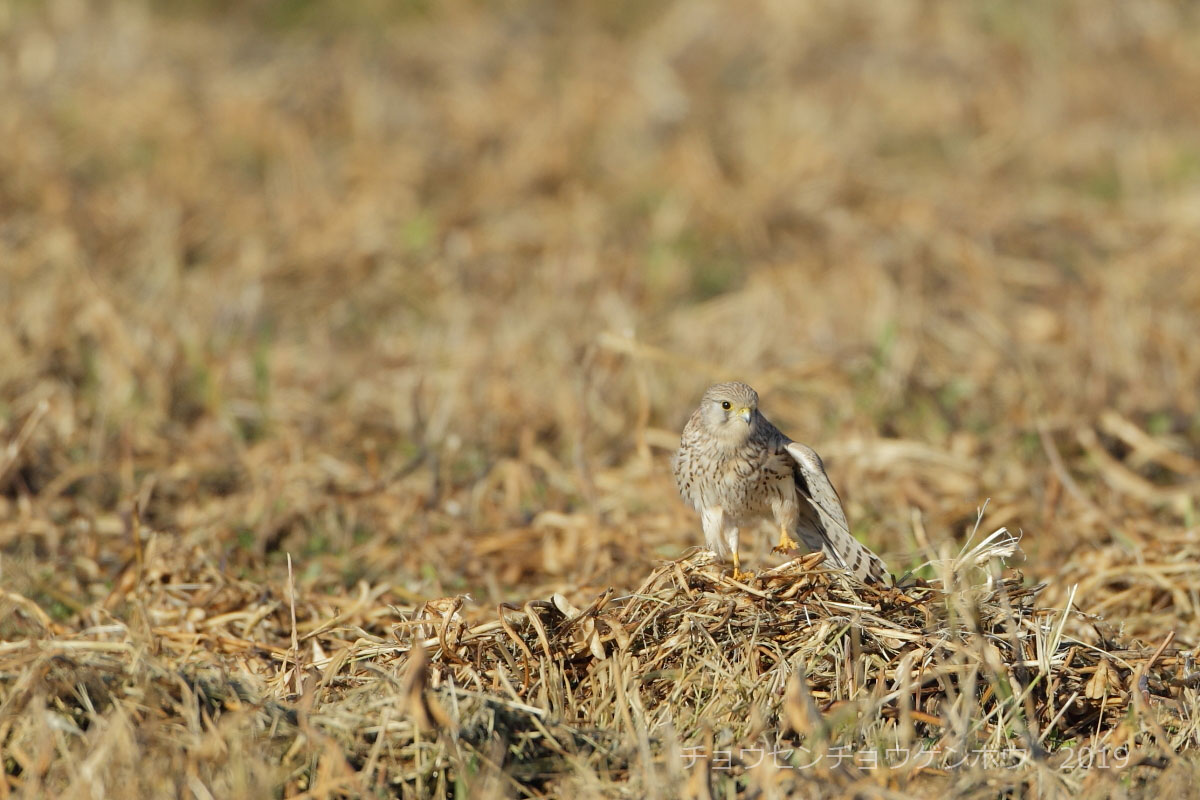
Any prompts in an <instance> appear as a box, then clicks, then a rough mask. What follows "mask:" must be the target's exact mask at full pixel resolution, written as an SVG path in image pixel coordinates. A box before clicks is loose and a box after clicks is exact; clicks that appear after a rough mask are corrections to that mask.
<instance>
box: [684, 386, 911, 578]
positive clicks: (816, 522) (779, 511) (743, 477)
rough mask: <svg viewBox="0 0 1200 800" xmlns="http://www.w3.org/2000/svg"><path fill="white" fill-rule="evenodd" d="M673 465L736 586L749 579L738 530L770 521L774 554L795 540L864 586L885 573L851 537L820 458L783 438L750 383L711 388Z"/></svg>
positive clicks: (880, 563)
mask: <svg viewBox="0 0 1200 800" xmlns="http://www.w3.org/2000/svg"><path fill="white" fill-rule="evenodd" d="M672 466H673V467H674V469H675V480H676V482H677V483H678V484H679V493H680V494H681V495H683V499H684V500H686V501H687V502H688V503H690V504H691V505H692V507H693V508H695V509H696V510H697V511H699V512H700V516H701V520H702V522H703V525H704V538H705V541H706V542H707V544H708V547H709V549H711V550H712V551H713V552H714V553H715V554H716V555H717V557H718V558H726V557H729V556H732V558H733V575H734V578H735V579H736V580H744V579H746V578H748V577H749V573H744V572H742V571H741V569H740V566H741V562H740V561H739V559H738V531H739V529H740V528H742V527H743V526H746V525H750V524H754V523H758V522H759V521H761V520H764V519H770V520H772V521H773V522H774V523H775V525H776V526H778V528H779V545H778V546H777V547H776V548H775V551H776V552H787V551H788V550H793V549H795V548H796V546H797V545H796V542H795V541H793V539H792V536H797V537H798V538H799V539H800V541H802V542H804V544H805V545H806V546H807V547H808V548H809V549H810V550H814V551H815V550H821V551H823V552H824V553H825V556H826V558H827V559H828V560H829V562H830V563H832V564H835V565H837V566H839V567H842V568H843V569H847V570H849V571H850V572H853V573H854V574H855V575H856V576H858V577H859V578H860V579H861V580H864V581H867V582H870V583H877V582H880V581H882V580H883V577H884V575H886V574H887V565H885V564H884V563H883V560H882V559H880V558H879V556H877V555H875V554H874V553H872V552H871V551H870V550H869V549H867V547H866V546H864V545H863V544H861V543H860V542H859V541H858V540H857V539H855V538H854V536H852V535H851V533H850V527H849V525H848V524H847V523H846V512H845V511H844V510H843V509H842V501H841V500H840V499H839V498H838V494H837V492H836V491H835V490H834V488H833V484H832V483H830V482H829V476H828V475H826V474H825V465H824V464H822V463H821V458H820V457H819V456H818V455H817V454H816V453H815V452H814V451H813V449H812V448H811V447H806V446H805V445H802V444H800V443H799V442H793V441H792V440H791V439H789V438H788V437H786V436H784V435H783V434H782V433H780V432H779V429H778V428H776V427H775V426H774V425H772V424H771V423H770V421H769V420H767V418H766V417H764V416H763V415H762V414H761V413H760V412H759V410H758V393H757V392H755V391H754V390H753V389H751V388H750V387H749V386H747V385H746V384H744V383H738V382H733V383H718V384H716V385H715V386H710V387H709V388H708V391H706V392H705V393H704V397H703V398H702V399H701V400H700V407H699V408H697V409H696V410H695V411H694V412H693V413H692V417H691V419H689V420H688V423H687V426H686V427H685V428H684V429H683V437H682V439H681V440H680V442H679V452H677V453H676V454H675V459H674V461H673V464H672Z"/></svg>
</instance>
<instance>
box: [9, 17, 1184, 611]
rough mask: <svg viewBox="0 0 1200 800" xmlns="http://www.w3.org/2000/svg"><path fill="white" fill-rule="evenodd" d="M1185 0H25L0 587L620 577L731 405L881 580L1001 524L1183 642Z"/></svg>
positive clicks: (668, 518) (1108, 602)
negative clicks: (130, 578) (691, 448)
mask: <svg viewBox="0 0 1200 800" xmlns="http://www.w3.org/2000/svg"><path fill="white" fill-rule="evenodd" d="M1198 15H1200V9H1198V8H1197V6H1196V5H1194V4H1191V3H1186V2H1175V3H1172V2H1154V1H1153V0H1146V1H1145V2H1137V3H1128V2H1120V1H1119V0H1111V1H1106V2H1096V1H1095V0H1086V1H1085V0H1055V1H1053V2H1039V3H1011V2H999V1H997V2H987V1H984V0H980V1H979V2H916V1H909V0H889V2H887V3H876V2H845V0H837V1H836V2H833V1H832V0H830V1H828V2H818V1H816V0H813V1H811V2H809V1H806V2H770V1H768V0H764V1H763V2H751V3H738V4H727V3H718V2H703V1H702V0H687V2H625V1H622V2H534V1H533V0H512V1H511V2H494V3H481V2H465V1H463V2H460V1H459V0H449V1H448V2H437V3H431V2H420V1H419V0H413V1H412V2H395V3H384V2H362V3H355V4H327V3H318V2H305V1H303V0H280V1H278V2H266V0H258V1H257V2H249V3H233V2H223V1H222V0H180V1H179V2H167V1H166V0H162V1H161V2H100V3H92V2H84V0H48V1H47V2H7V3H3V4H0V141H2V142H3V143H4V144H3V146H2V147H0V434H2V439H0V443H2V444H4V445H6V446H7V450H4V451H3V452H2V453H0V551H2V553H3V565H4V578H5V580H6V581H15V582H16V585H17V589H18V590H19V591H21V592H22V593H24V594H26V596H31V597H35V598H37V599H38V600H39V602H40V603H42V604H44V606H45V607H47V608H51V609H53V610H54V611H55V613H56V614H58V615H59V616H60V617H62V618H68V617H69V616H70V614H71V613H73V611H74V610H77V609H78V608H81V607H83V606H84V605H85V604H86V603H89V602H92V601H93V600H95V599H97V598H100V597H103V596H104V595H105V594H106V593H107V592H108V591H109V590H110V588H111V584H112V581H113V580H114V579H115V578H116V576H118V575H119V574H120V571H121V570H122V569H123V568H124V566H125V565H127V564H128V563H129V560H130V559H131V558H133V557H134V548H133V541H134V538H135V537H133V536H131V532H135V531H139V530H148V531H153V532H155V534H156V544H155V547H157V548H159V551H165V550H173V551H175V552H178V553H181V554H185V556H186V558H187V559H188V560H190V561H191V562H193V563H197V562H198V563H205V564H211V565H213V566H214V568H218V569H221V570H228V571H229V572H230V573H231V574H235V575H239V576H242V577H249V578H251V579H263V580H267V579H270V580H272V581H274V580H277V579H278V577H279V575H280V574H281V572H282V571H283V570H285V569H286V568H285V566H284V559H285V554H288V553H290V554H291V555H292V557H293V560H294V562H295V564H296V570H297V580H298V581H299V582H300V583H301V584H302V585H304V586H305V587H306V590H307V591H327V592H331V593H338V592H342V591H345V590H347V589H349V588H350V587H353V586H354V585H355V584H356V583H357V582H358V581H362V580H365V581H367V582H368V583H370V584H372V585H381V584H387V585H388V586H389V587H390V588H389V591H390V592H392V593H393V596H394V597H397V598H399V599H406V598H407V599H410V600H412V601H414V602H415V601H417V600H419V599H423V598H427V597H436V596H441V595H446V594H454V593H459V592H471V593H472V596H473V597H474V599H475V601H476V602H477V603H478V604H479V605H480V606H481V607H486V606H487V605H488V604H489V603H495V602H498V601H501V600H508V599H517V598H529V597H536V596H545V594H546V593H547V592H549V591H554V590H562V591H567V592H569V593H571V596H572V597H577V598H584V601H586V599H587V598H590V597H591V596H594V593H595V592H596V591H598V590H599V589H602V588H603V587H605V586H615V587H618V588H620V589H623V590H626V591H628V590H632V589H633V588H635V587H636V586H637V585H638V584H639V583H640V582H641V580H642V579H643V577H644V576H645V574H646V573H647V572H648V570H649V569H650V567H651V566H652V565H653V564H654V563H656V562H657V561H659V560H662V559H667V558H675V557H678V556H680V555H682V554H683V553H684V552H685V551H686V549H687V548H689V547H692V546H695V545H698V544H700V543H701V540H702V537H701V535H700V529H699V520H698V519H697V518H696V516H695V515H694V514H693V513H692V512H691V511H690V510H688V509H686V508H685V507H684V505H683V503H682V502H681V501H680V500H679V498H678V496H677V493H676V489H675V486H674V481H673V479H672V477H671V473H670V467H669V457H670V453H671V452H672V451H673V450H674V448H675V446H676V444H677V442H678V432H679V430H680V429H681V428H682V425H683V423H684V421H685V420H686V418H687V416H688V414H690V412H691V410H692V409H693V407H694V406H695V404H696V402H697V400H698V398H699V395H700V393H701V392H702V391H703V389H704V387H705V386H706V385H707V384H709V383H711V382H713V381H715V380H719V379H729V378H738V379H742V380H745V381H747V382H749V383H751V384H753V385H754V386H755V387H756V388H757V389H758V390H759V393H760V394H761V396H762V408H763V410H764V411H765V413H766V414H767V415H768V416H769V417H770V418H771V419H772V420H773V421H775V422H776V423H777V424H778V425H779V426H780V427H781V428H782V429H783V430H784V431H785V432H787V433H789V434H790V435H791V436H792V437H793V438H795V439H798V440H801V441H804V442H807V443H809V444H811V445H813V446H814V447H816V448H817V450H818V451H819V452H820V453H822V455H823V456H824V457H825V459H826V462H827V465H828V467H829V469H830V472H831V476H832V478H833V480H834V483H835V485H836V486H837V487H838V488H839V490H840V492H841V494H842V496H843V499H844V501H845V503H846V505H847V510H848V513H849V516H850V519H851V521H852V525H853V528H854V530H855V532H856V534H857V535H859V536H860V537H861V538H862V539H863V540H864V541H866V542H868V543H869V544H870V545H871V546H872V547H873V548H874V549H876V550H877V551H878V552H880V553H881V554H882V555H883V556H884V557H885V558H886V559H887V560H888V562H889V564H890V565H891V566H892V569H893V571H894V572H897V573H901V572H903V571H904V570H906V569H908V568H911V567H916V566H918V565H919V564H920V563H921V562H923V561H924V560H925V559H926V558H928V557H929V554H930V553H931V552H939V551H943V550H946V549H947V548H948V550H949V551H950V552H957V550H958V548H959V547H960V546H961V545H962V543H963V542H964V541H966V539H967V537H968V536H969V534H970V532H971V530H972V528H973V527H974V525H975V523H976V520H977V515H978V511H979V509H980V508H982V507H983V506H984V504H985V502H986V503H987V511H986V513H985V515H984V518H983V522H982V524H981V526H980V527H981V531H984V532H987V531H991V530H993V529H995V528H998V527H1000V526H1008V527H1009V528H1010V529H1011V530H1013V531H1022V532H1023V533H1024V540H1023V548H1024V551H1025V555H1026V557H1025V560H1024V561H1020V562H1017V563H1016V564H1014V566H1018V567H1020V568H1021V569H1023V570H1024V571H1025V572H1026V574H1027V575H1028V576H1029V577H1030V579H1031V580H1051V581H1053V584H1052V587H1051V588H1050V589H1048V590H1047V591H1048V592H1050V594H1049V595H1048V598H1049V600H1052V601H1053V600H1055V598H1056V597H1059V596H1061V595H1062V594H1064V593H1065V588H1063V587H1066V586H1067V585H1068V584H1070V583H1075V582H1080V583H1081V589H1080V592H1079V594H1078V595H1077V596H1076V603H1077V604H1078V605H1080V607H1081V608H1083V609H1084V610H1094V611H1096V612H1097V613H1105V614H1115V613H1118V612H1119V613H1121V614H1122V615H1123V618H1124V619H1125V621H1126V622H1127V624H1129V625H1130V626H1134V627H1135V628H1136V626H1137V625H1138V624H1139V623H1138V620H1141V619H1145V620H1151V619H1153V616H1154V615H1155V614H1161V613H1162V612H1163V611H1164V609H1167V608H1170V609H1171V613H1174V614H1176V615H1177V616H1178V618H1179V619H1180V620H1182V621H1183V622H1184V623H1185V624H1190V625H1193V626H1194V624H1195V617H1194V611H1195V609H1194V607H1193V600H1192V599H1191V598H1192V595H1189V594H1188V593H1187V592H1181V591H1175V590H1172V589H1171V588H1170V587H1166V586H1164V584H1163V581H1162V580H1161V577H1162V575H1172V576H1175V577H1176V578H1179V577H1180V576H1183V577H1186V576H1187V575H1188V574H1190V573H1189V572H1188V571H1189V570H1191V571H1193V572H1194V570H1195V566H1194V565H1195V563H1196V560H1195V559H1196V558H1197V557H1200V554H1198V553H1197V550H1200V547H1198V545H1197V529H1196V517H1195V514H1196V498H1197V492H1198V487H1200V483H1198V482H1200V464H1198V462H1197V459H1198V458H1200V405H1198V400H1197V388H1198V386H1200V354H1198V352H1197V349H1198V348H1197V341H1198V333H1200V331H1198V321H1197V318H1198V317H1197V315H1198V312H1200V268H1198V267H1197V263H1196V253H1197V252H1198V245H1200V138H1198V137H1197V131H1200V18H1198ZM135 507H138V508H140V509H141V513H140V525H141V526H143V527H142V528H139V527H138V524H139V523H138V520H137V519H135V515H134V514H133V510H134V509H135ZM768 540H769V537H768V536H767V535H766V534H763V535H762V536H760V537H754V536H745V535H744V537H743V541H744V542H745V543H746V544H744V551H745V560H746V562H747V563H749V564H750V566H751V567H754V566H755V565H756V564H763V563H773V562H770V560H769V559H770V557H769V555H768V553H767V550H768V547H769V544H770V542H769V541H768ZM139 557H140V554H139ZM1147 564H1150V565H1151V566H1150V567H1148V566H1147ZM1131 565H1141V566H1140V567H1138V568H1137V569H1134V568H1133V567H1132V566H1131ZM1154 565H1157V566H1154ZM1155 570H1158V571H1157V572H1156V571H1155ZM1192 577H1195V578H1197V579H1198V580H1200V576H1198V575H1192ZM1055 593H1058V594H1055ZM468 611H469V609H468ZM464 613H467V612H466V611H464ZM1147 624H1149V622H1147Z"/></svg>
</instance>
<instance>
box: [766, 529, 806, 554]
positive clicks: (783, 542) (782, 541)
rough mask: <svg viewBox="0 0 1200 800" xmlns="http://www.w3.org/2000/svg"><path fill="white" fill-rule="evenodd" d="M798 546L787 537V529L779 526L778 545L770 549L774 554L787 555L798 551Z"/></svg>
mask: <svg viewBox="0 0 1200 800" xmlns="http://www.w3.org/2000/svg"><path fill="white" fill-rule="evenodd" d="M799 549H800V545H799V544H797V543H796V542H795V540H793V539H792V537H790V536H788V532H787V528H785V527H783V526H782V525H781V526H779V544H777V545H775V547H774V548H773V549H772V552H774V553H788V552H791V551H792V550H799Z"/></svg>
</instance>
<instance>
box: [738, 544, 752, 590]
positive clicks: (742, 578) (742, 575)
mask: <svg viewBox="0 0 1200 800" xmlns="http://www.w3.org/2000/svg"><path fill="white" fill-rule="evenodd" d="M741 565H742V560H741V558H740V557H739V556H738V551H737V550H734V551H733V579H734V580H735V581H739V582H741V583H746V582H747V581H749V580H750V579H751V578H753V577H754V573H753V572H742V569H741Z"/></svg>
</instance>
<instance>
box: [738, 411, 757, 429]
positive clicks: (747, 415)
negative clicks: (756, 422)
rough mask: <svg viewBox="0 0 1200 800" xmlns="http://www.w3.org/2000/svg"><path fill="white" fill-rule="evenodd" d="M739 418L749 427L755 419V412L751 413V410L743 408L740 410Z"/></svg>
mask: <svg viewBox="0 0 1200 800" xmlns="http://www.w3.org/2000/svg"><path fill="white" fill-rule="evenodd" d="M738 416H739V417H741V418H742V420H743V421H744V422H745V423H746V424H747V425H749V424H750V420H751V418H752V417H753V412H751V411H750V409H749V408H746V407H742V408H739V409H738Z"/></svg>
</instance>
